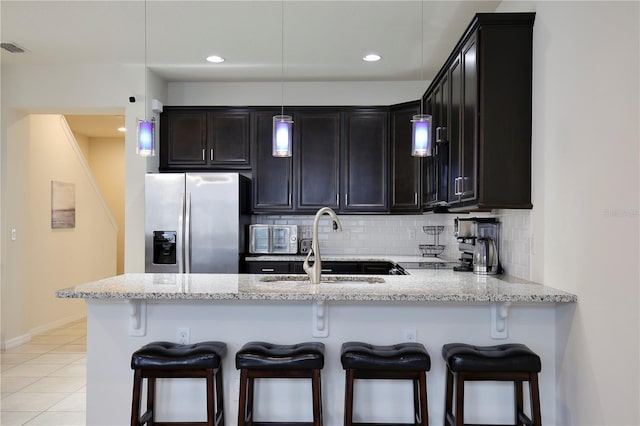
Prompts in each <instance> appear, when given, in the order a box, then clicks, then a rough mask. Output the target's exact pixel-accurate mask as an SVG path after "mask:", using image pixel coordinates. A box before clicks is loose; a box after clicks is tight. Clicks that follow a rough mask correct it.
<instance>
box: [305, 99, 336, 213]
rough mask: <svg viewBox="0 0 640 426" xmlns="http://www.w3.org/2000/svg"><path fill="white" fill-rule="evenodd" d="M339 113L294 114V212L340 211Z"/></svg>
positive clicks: (320, 111) (307, 111) (313, 111)
mask: <svg viewBox="0 0 640 426" xmlns="http://www.w3.org/2000/svg"><path fill="white" fill-rule="evenodd" d="M341 117H342V114H341V112H340V111H339V110H335V109H332V110H328V109H318V110H314V109H311V110H309V109H305V110H301V111H299V112H297V113H296V116H295V123H294V135H295V145H296V147H297V150H296V155H295V158H296V174H297V179H296V183H297V185H296V191H295V192H296V197H295V201H296V210H298V211H300V212H303V211H311V212H315V211H316V210H318V209H319V208H321V207H325V206H326V207H331V208H332V209H334V210H337V209H339V208H340V203H339V197H340V134H341V123H342V119H341Z"/></svg>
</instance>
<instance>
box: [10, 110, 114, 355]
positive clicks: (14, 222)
mask: <svg viewBox="0 0 640 426" xmlns="http://www.w3.org/2000/svg"><path fill="white" fill-rule="evenodd" d="M9 134H10V141H11V147H12V148H15V150H14V149H11V150H9V152H8V153H9V156H10V158H11V159H12V160H13V161H12V162H11V164H10V166H9V167H8V168H7V172H8V173H7V175H6V178H7V179H8V181H9V182H10V184H9V185H7V187H6V188H7V189H8V190H6V191H3V197H4V200H3V201H4V202H3V206H4V213H5V215H4V219H5V220H6V226H8V227H9V228H10V229H15V230H16V239H15V241H13V240H9V241H7V242H6V246H5V249H6V251H5V253H7V254H8V255H9V256H10V258H9V259H8V260H9V262H5V263H4V264H3V268H2V273H3V278H4V279H3V286H2V307H3V310H2V316H3V321H2V326H3V341H2V345H3V346H4V347H6V346H12V345H15V344H18V343H21V342H23V341H24V340H27V339H29V337H30V336H29V334H31V333H35V332H38V331H41V330H43V329H46V328H50V327H52V326H55V325H58V324H62V323H65V322H68V321H71V320H74V319H78V318H81V317H83V316H85V315H86V306H85V304H84V303H83V302H82V301H73V302H72V303H66V301H64V300H61V299H57V298H56V297H55V291H56V290H57V289H59V288H62V287H67V286H70V285H75V284H79V283H82V282H86V281H87V280H94V279H98V278H101V277H107V276H111V275H113V274H114V273H115V271H116V236H117V227H116V225H115V223H114V222H113V218H112V217H111V215H110V214H109V211H108V209H107V208H106V205H105V204H104V203H103V200H102V199H101V197H100V194H99V192H98V191H97V187H96V186H95V185H94V182H93V181H92V177H91V175H90V173H89V170H88V167H87V165H86V163H85V161H84V157H83V156H82V154H81V152H80V150H79V148H78V147H77V145H76V144H75V141H74V139H73V137H72V134H71V132H70V131H69V129H68V127H67V125H66V122H65V121H64V119H63V118H62V117H61V116H59V115H30V116H27V117H25V118H23V119H22V120H20V121H19V122H18V123H15V124H14V125H13V126H12V127H11V129H10V131H9ZM52 181H60V182H65V183H72V184H73V185H74V189H75V206H76V218H75V227H74V228H72V229H52V228H51V196H52V195H51V182H52ZM14 261H15V263H14ZM16 302H18V303H16Z"/></svg>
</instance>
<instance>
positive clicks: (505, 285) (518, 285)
mask: <svg viewBox="0 0 640 426" xmlns="http://www.w3.org/2000/svg"><path fill="white" fill-rule="evenodd" d="M408 272H409V275H397V276H396V275H384V276H381V275H378V276H372V275H366V276H362V275H348V276H336V275H326V276H325V275H323V282H321V283H320V284H317V285H311V284H310V283H309V282H308V281H306V280H305V279H306V276H304V275H302V276H301V275H290V276H289V275H277V276H275V275H243V274H187V275H184V274H125V275H120V276H116V277H111V278H106V279H103V280H98V281H95V282H90V283H85V284H80V285H77V286H73V287H69V288H65V289H61V290H59V291H58V292H57V296H58V297H60V298H83V299H85V301H86V302H87V424H91V425H115V424H128V422H129V415H130V407H131V389H132V386H133V373H132V370H131V368H130V361H131V354H132V353H133V352H134V351H135V350H137V349H138V348H140V347H141V346H143V345H144V344H146V343H149V342H151V341H174V342H175V341H177V331H178V329H180V330H181V331H182V332H183V331H184V330H187V336H188V339H189V340H190V342H191V343H195V342H202V341H223V342H225V343H226V344H227V347H228V355H227V357H226V358H225V359H224V360H223V373H224V397H225V424H227V425H235V424H236V421H237V410H238V388H239V373H238V371H237V370H236V368H235V363H234V361H235V353H236V352H237V351H238V350H239V349H240V348H241V347H242V345H243V344H245V343H247V342H249V341H269V342H273V343H280V344H291V343H299V342H305V341H319V342H323V343H324V344H325V346H326V351H325V365H324V368H323V370H322V402H323V411H324V424H325V425H327V426H338V425H341V424H342V422H343V416H344V408H343V406H344V383H345V381H344V380H345V378H344V370H343V369H342V366H341V363H340V346H341V344H342V343H344V342H347V341H363V342H368V343H372V344H381V345H384V344H395V343H399V342H403V341H417V342H420V343H422V344H424V345H425V347H426V348H427V350H428V351H429V353H430V355H431V370H430V371H429V372H428V374H427V383H428V391H427V396H428V404H429V417H430V419H429V420H430V424H432V425H435V424H441V422H442V418H443V412H444V384H445V367H444V362H443V360H442V358H441V355H440V352H441V348H442V345H444V344H446V343H451V342H465V343H471V344H476V345H497V344H502V343H510V342H519V343H525V344H527V345H528V346H529V347H530V348H531V349H533V350H534V351H535V352H536V353H538V354H539V355H540V357H541V359H542V365H543V367H542V373H541V375H540V389H541V403H542V419H543V423H544V424H545V425H553V424H555V422H556V409H557V406H559V405H560V404H561V403H560V402H558V401H556V386H555V383H556V360H557V359H560V358H561V357H562V354H563V352H564V348H565V345H566V339H564V335H565V333H566V330H567V329H568V325H569V324H570V322H571V319H572V314H573V309H574V306H575V303H574V302H576V301H577V296H576V295H573V294H570V293H567V292H564V291H561V290H557V289H554V288H551V287H547V286H544V285H541V284H537V283H532V282H529V281H525V280H521V279H516V278H511V277H496V276H481V275H474V274H472V273H461V272H453V271H451V270H450V269H410V270H408ZM298 382H300V381H299V380H298V381H292V380H287V379H277V380H263V381H259V382H258V383H257V389H256V392H260V394H261V396H260V398H259V402H258V404H257V406H256V408H255V416H256V420H258V421H259V420H260V419H261V418H269V419H270V420H273V421H278V422H290V421H300V420H302V421H306V420H309V419H310V418H311V407H310V401H311V398H310V392H311V391H310V389H309V386H308V384H307V383H298ZM302 382H304V381H302ZM368 382H371V381H368ZM356 386H360V388H359V389H360V390H359V391H358V392H357V397H356V400H355V409H354V420H355V421H359V422H367V421H369V422H370V421H374V419H375V421H387V422H398V423H400V422H402V423H408V422H411V421H412V419H410V418H407V413H409V412H411V406H412V404H413V397H412V387H411V385H410V384H409V383H404V381H384V380H383V381H372V383H359V382H358V383H357V384H356ZM359 398H360V399H359ZM465 398H466V399H467V400H468V402H467V403H468V404H474V406H476V407H480V409H474V410H472V411H473V412H474V414H473V415H470V416H469V418H467V419H465V421H466V422H472V423H491V422H492V423H508V422H510V421H511V418H510V416H509V414H508V411H509V410H506V411H507V413H506V414H500V415H497V417H496V414H495V413H499V412H502V413H504V411H505V410H503V409H498V408H497V407H498V406H503V405H504V404H507V405H509V404H511V401H512V398H513V391H512V388H511V387H510V386H509V385H508V384H505V383H482V382H479V383H471V384H469V385H468V386H467V394H466V396H465ZM157 401H158V410H157V416H158V417H157V419H158V420H160V421H172V420H177V419H182V420H199V419H204V407H205V406H206V393H205V392H204V388H203V382H200V381H198V379H181V380H172V381H170V382H165V383H163V384H162V385H161V386H160V388H159V389H158V390H157Z"/></svg>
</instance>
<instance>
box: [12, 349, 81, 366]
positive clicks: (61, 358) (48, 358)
mask: <svg viewBox="0 0 640 426" xmlns="http://www.w3.org/2000/svg"><path fill="white" fill-rule="evenodd" d="M85 357H86V355H84V354H78V353H51V352H49V353H46V354H42V355H38V356H37V357H36V358H33V359H31V360H29V361H26V362H25V364H26V365H29V364H61V365H67V364H71V363H72V362H73V361H77V360H79V359H82V358H85Z"/></svg>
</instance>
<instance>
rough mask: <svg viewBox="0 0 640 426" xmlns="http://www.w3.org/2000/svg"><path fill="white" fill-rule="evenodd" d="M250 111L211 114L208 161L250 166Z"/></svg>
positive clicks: (217, 164) (216, 163)
mask: <svg viewBox="0 0 640 426" xmlns="http://www.w3.org/2000/svg"><path fill="white" fill-rule="evenodd" d="M249 117H250V114H249V112H248V111H242V112H233V111H231V112H214V113H211V114H210V115H209V137H208V141H209V144H208V146H207V151H208V152H207V153H206V154H207V155H208V157H209V158H208V161H209V163H210V164H211V165H214V166H224V165H227V166H246V167H249Z"/></svg>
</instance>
